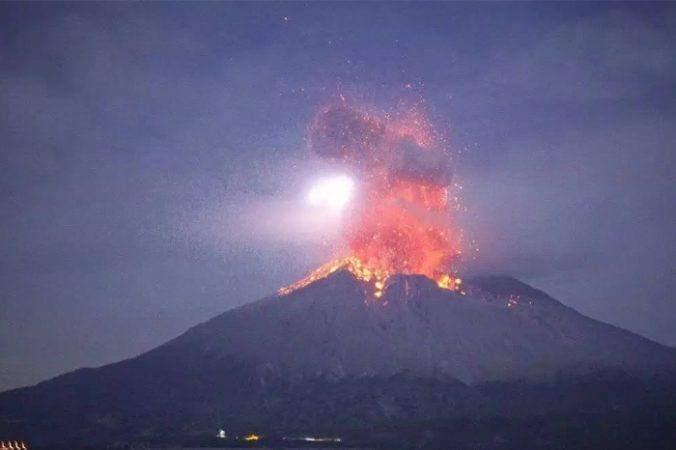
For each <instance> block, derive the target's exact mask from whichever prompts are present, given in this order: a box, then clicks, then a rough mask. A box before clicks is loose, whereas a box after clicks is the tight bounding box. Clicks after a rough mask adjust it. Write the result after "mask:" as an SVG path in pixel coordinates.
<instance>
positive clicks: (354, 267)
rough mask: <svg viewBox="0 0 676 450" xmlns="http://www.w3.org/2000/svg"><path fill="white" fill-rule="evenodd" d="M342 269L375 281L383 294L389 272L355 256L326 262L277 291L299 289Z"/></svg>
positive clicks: (287, 291)
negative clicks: (380, 269) (371, 266)
mask: <svg viewBox="0 0 676 450" xmlns="http://www.w3.org/2000/svg"><path fill="white" fill-rule="evenodd" d="M340 269H346V270H348V271H349V272H350V273H351V274H352V275H354V276H355V277H356V278H357V279H359V280H362V281H365V282H373V285H374V288H375V289H376V290H375V292H380V295H382V289H383V287H384V286H385V282H386V280H387V277H388V274H387V273H385V272H378V271H374V270H372V269H370V268H368V267H366V266H365V265H364V264H363V263H362V262H361V261H360V260H359V259H358V258H355V257H354V256H348V257H346V258H341V259H338V260H335V261H331V262H330V263H327V264H324V265H323V266H321V267H319V268H317V269H315V270H314V271H312V272H311V273H310V274H309V275H308V276H307V277H305V278H303V279H302V280H300V281H296V282H295V283H293V284H291V285H289V286H285V287H283V288H280V289H279V290H278V291H277V293H278V294H279V295H286V294H289V293H291V292H293V291H295V290H297V289H300V288H303V287H305V286H308V285H310V284H312V283H314V282H315V281H317V280H321V279H323V278H326V277H328V276H329V275H331V274H332V273H334V272H336V271H337V270H340ZM378 286H380V287H378ZM380 295H377V297H380Z"/></svg>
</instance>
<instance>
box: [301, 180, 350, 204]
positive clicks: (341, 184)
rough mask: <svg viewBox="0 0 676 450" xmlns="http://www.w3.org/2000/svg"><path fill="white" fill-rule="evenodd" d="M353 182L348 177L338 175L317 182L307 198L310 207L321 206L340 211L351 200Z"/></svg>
mask: <svg viewBox="0 0 676 450" xmlns="http://www.w3.org/2000/svg"><path fill="white" fill-rule="evenodd" d="M353 190H354V181H352V179H351V178H350V177H348V176H345V175H340V176H337V177H332V178H325V179H323V180H319V182H318V183H317V184H315V185H314V186H313V187H312V189H310V192H309V193H308V196H307V201H308V202H309V203H310V204H311V205H312V206H321V207H327V208H330V209H332V210H333V211H340V210H342V209H343V207H345V205H346V204H347V203H348V202H349V201H350V199H351V198H352V192H353Z"/></svg>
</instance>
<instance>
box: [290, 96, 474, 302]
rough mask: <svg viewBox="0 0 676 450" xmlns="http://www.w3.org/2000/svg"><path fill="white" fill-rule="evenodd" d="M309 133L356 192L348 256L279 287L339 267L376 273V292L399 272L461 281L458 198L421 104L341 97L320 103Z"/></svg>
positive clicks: (447, 284)
mask: <svg viewBox="0 0 676 450" xmlns="http://www.w3.org/2000/svg"><path fill="white" fill-rule="evenodd" d="M309 134H310V135H309V143H310V147H311V149H312V150H313V152H314V153H315V154H317V155H319V156H320V157H322V158H324V159H326V160H329V161H332V162H335V163H337V164H339V165H340V166H342V167H345V168H346V169H348V170H349V171H350V172H351V173H352V174H353V175H354V176H355V177H356V178H357V180H358V191H359V193H358V196H357V198H356V199H355V201H354V202H353V204H351V205H350V209H349V210H348V211H346V214H345V216H344V218H343V219H344V227H343V230H344V231H343V238H344V241H345V247H346V250H345V251H344V252H343V255H347V256H342V257H339V258H337V259H336V260H335V261H332V262H330V263H328V264H326V265H324V266H321V267H320V268H318V269H317V270H315V271H313V272H312V273H311V274H310V275H308V277H306V278H305V279H303V280H301V281H299V282H297V283H294V284H292V285H290V286H287V287H284V288H282V289H280V290H279V294H280V295H284V294H288V293H290V292H292V291H293V290H295V289H298V288H300V287H303V286H306V285H308V284H310V283H312V282H313V281H316V280H318V279H321V278H324V277H326V276H328V275H329V274H331V273H333V272H335V271H336V270H338V269H340V268H347V270H349V271H350V272H351V273H353V274H354V275H355V276H356V277H357V278H359V279H362V280H364V281H369V282H370V281H373V282H374V296H375V297H380V296H381V295H382V290H383V289H384V286H385V284H386V281H387V278H388V276H389V275H391V274H395V273H403V274H421V275H425V276H427V277H429V278H431V279H433V280H435V281H437V284H438V285H439V286H440V287H442V288H446V289H452V290H453V289H457V288H458V286H459V284H460V279H459V278H457V277H456V276H455V274H454V267H453V265H454V263H455V262H456V261H457V260H458V258H459V256H460V254H461V237H462V233H461V230H460V229H459V228H458V227H457V226H456V225H454V223H453V216H452V213H453V211H455V210H457V208H458V205H457V204H456V201H457V196H455V195H450V194H449V190H451V189H453V185H452V183H451V170H450V155H449V154H448V152H447V151H445V149H444V148H443V145H442V144H443V142H441V140H440V139H439V138H437V137H436V135H435V133H434V132H433V129H432V127H431V126H430V124H429V122H428V121H427V120H426V119H425V118H424V116H423V115H422V114H421V113H420V112H419V111H417V110H412V111H409V112H408V113H406V114H402V115H398V116H396V117H395V116H394V115H391V114H376V113H373V112H366V111H361V110H358V109H356V108H354V107H351V106H348V105H347V104H346V102H341V103H338V104H335V105H331V106H329V107H326V108H324V109H323V110H322V111H320V112H319V114H318V115H317V117H316V118H315V120H314V122H313V124H312V126H311V127H310V133H309ZM451 199H452V200H451ZM376 283H377V286H380V287H377V286H376Z"/></svg>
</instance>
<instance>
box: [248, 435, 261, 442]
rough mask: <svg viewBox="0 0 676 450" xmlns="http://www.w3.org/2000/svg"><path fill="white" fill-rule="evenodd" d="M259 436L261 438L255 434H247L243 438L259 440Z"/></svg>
mask: <svg viewBox="0 0 676 450" xmlns="http://www.w3.org/2000/svg"><path fill="white" fill-rule="evenodd" d="M260 438H261V437H260V436H258V435H257V434H249V435H248V436H244V440H245V441H257V440H259V439H260Z"/></svg>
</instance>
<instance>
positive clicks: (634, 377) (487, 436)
mask: <svg viewBox="0 0 676 450" xmlns="http://www.w3.org/2000/svg"><path fill="white" fill-rule="evenodd" d="M675 373H676V351H675V350H674V349H672V348H669V347H665V346H662V345H660V344H657V343H655V342H652V341H650V340H648V339H645V338H642V337H640V336H637V335H635V334H632V333H630V332H628V331H625V330H622V329H620V328H617V327H614V326H611V325H608V324H604V323H601V322H599V321H596V320H593V319H590V318H588V317H585V316H583V315H582V314H580V313H578V312H576V311H574V310H573V309H571V308H568V307H566V306H564V305H563V304H561V303H559V302H558V301H556V300H555V299H553V298H551V297H549V296H548V295H547V294H545V293H544V292H542V291H539V290H537V289H534V288H532V287H530V286H528V285H526V284H524V283H521V282H519V281H517V280H515V279H513V278H510V277H503V276H486V277H478V278H474V279H470V280H467V281H465V282H464V283H463V291H462V292H460V291H458V290H455V291H454V290H448V289H443V288H440V287H439V286H438V285H437V283H436V282H434V281H432V280H431V279H428V278H426V277H424V276H416V275H393V276H391V277H390V278H389V280H388V283H387V286H386V287H385V288H384V290H383V292H382V296H381V297H379V298H378V299H375V298H374V297H373V295H372V286H371V285H370V284H369V283H367V282H364V281H363V280H360V279H359V278H358V277H356V276H355V275H354V274H353V273H351V272H350V271H348V270H345V269H342V270H340V269H339V270H336V271H335V272H333V273H331V274H329V275H327V276H326V277H325V278H321V279H318V280H315V281H313V282H312V283H309V284H307V285H305V286H303V287H301V288H299V289H296V290H293V291H291V292H288V293H285V294H284V295H276V296H271V297H268V298H264V299H262V300H260V301H257V302H254V303H250V304H247V305H244V306H242V307H239V308H236V309H233V310H229V311H227V312H225V313H223V314H221V315H219V316H217V317H215V318H213V319H211V320H209V321H207V322H205V323H202V324H200V325H197V326H195V327H194V328H192V329H190V330H188V331H187V332H186V333H184V334H183V335H181V336H179V337H177V338H176V339H174V340H172V341H170V342H167V343H166V344H164V345H161V346H160V347H157V348H155V349H153V350H151V351H149V352H147V353H144V354H142V355H140V356H138V357H135V358H132V359H129V360H125V361H121V362H118V363H115V364H110V365H107V366H104V367H100V368H95V369H90V368H88V369H80V370H76V371H74V372H71V373H68V374H65V375H62V376H59V377H56V378H54V379H51V380H48V381H45V382H42V383H40V384H38V385H36V386H32V387H26V388H21V389H15V390H11V391H7V392H4V393H2V394H0V427H1V428H0V434H1V435H6V436H7V438H11V439H14V438H16V439H23V440H24V441H26V442H29V443H32V444H33V445H34V446H35V445H48V444H54V445H56V444H64V445H65V444H67V445H70V446H75V445H78V444H83V443H87V444H93V443H101V444H104V443H106V444H110V443H114V442H115V443H120V442H132V441H133V442H137V441H152V442H172V443H176V442H181V440H182V439H197V438H198V437H199V436H215V433H216V431H217V430H218V429H221V428H224V429H226V430H227V431H228V433H229V434H234V435H236V434H239V435H245V434H247V433H252V432H255V433H258V434H262V435H263V436H270V439H273V437H274V438H278V439H281V438H282V437H285V436H292V435H309V434H313V435H317V434H322V433H323V434H325V435H326V434H332V435H340V436H342V437H343V440H344V442H350V440H351V441H352V442H355V443H360V444H363V445H369V444H373V445H375V444H377V445H380V446H384V447H385V448H395V447H397V445H404V444H402V443H409V444H410V443H412V442H415V443H420V442H423V443H427V444H428V445H431V446H434V445H438V446H440V447H443V448H447V447H445V446H446V445H453V446H456V447H459V448H462V447H464V446H468V447H470V446H475V445H482V446H483V448H503V447H509V446H510V445H511V443H519V442H521V444H524V442H525V441H523V440H524V439H526V440H527V443H530V444H534V443H540V444H542V445H543V446H551V445H553V444H552V443H560V442H565V443H568V444H570V442H571V441H570V439H576V436H577V435H576V434H575V433H576V432H575V430H576V429H578V431H579V428H580V427H583V428H584V427H587V426H589V424H593V427H598V429H599V430H604V432H603V433H601V434H599V436H601V435H602V436H603V439H606V441H603V444H604V445H610V447H612V446H613V445H612V444H613V443H615V444H618V443H620V442H621V443H626V442H629V443H632V442H633V443H636V439H639V442H640V443H641V444H643V443H645V442H650V443H652V444H654V445H656V446H659V445H662V444H665V443H667V442H671V440H672V439H673V438H674V436H673V431H669V430H670V429H671V430H673V428H671V425H673V422H672V423H667V422H668V421H671V420H673V417H674V416H673V414H669V411H671V412H672V413H673V411H674V407H675V406H676V401H675V396H674V392H675V390H674V389H673V387H674V384H673V381H672V380H673V375H674V374H675ZM636 421H643V422H641V423H647V425H645V426H643V427H641V430H643V431H641V432H639V433H637V431H636V427H631V428H628V427H627V422H629V423H631V424H634V423H635V422H636ZM665 421H667V422H665ZM609 424H610V425H609ZM583 425H584V426H583ZM576 426H577V427H578V428H575V427H576ZM608 427H611V428H612V427H614V428H612V430H613V431H612V432H610V433H609V432H608ZM584 429H585V430H587V428H584ZM562 430H568V431H562ZM629 430H630V431H629ZM585 433H586V434H585V436H586V437H585V439H586V441H585V442H595V441H593V437H590V435H589V432H588V431H585ZM623 433H624V434H623ZM627 433H629V434H630V435H631V436H626V434H627ZM641 433H643V434H641ZM608 436H610V437H608ZM597 437H598V436H597ZM630 438H631V439H633V440H631V439H630ZM214 439H215V438H214ZM533 439H535V440H533ZM599 439H600V437H599ZM607 439H611V440H612V439H615V440H614V441H611V442H610V444H608V441H607ZM627 439H629V440H627ZM572 442H573V443H574V442H575V441H572ZM598 442H600V441H598ZM598 442H597V444H598ZM374 443H375V444H374ZM508 444H509V445H508ZM416 445H417V444H416ZM515 445H516V444H515ZM525 447H529V445H521V448H525ZM606 448H609V447H606Z"/></svg>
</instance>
